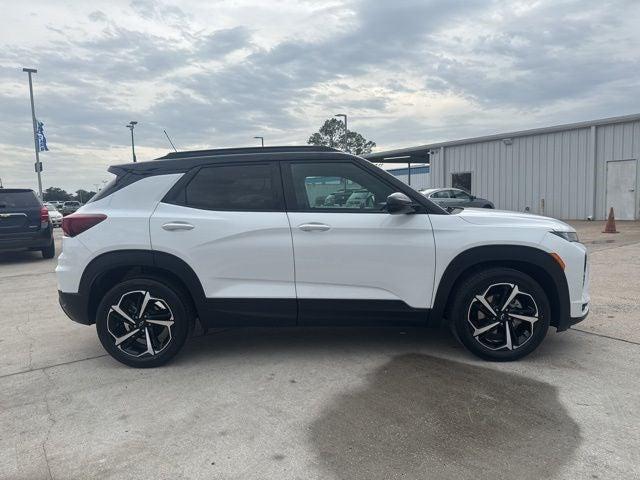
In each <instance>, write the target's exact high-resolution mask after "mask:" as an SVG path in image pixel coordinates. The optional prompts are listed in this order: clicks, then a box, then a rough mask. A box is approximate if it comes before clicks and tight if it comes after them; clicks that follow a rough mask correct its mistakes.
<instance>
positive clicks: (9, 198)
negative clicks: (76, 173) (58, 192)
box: [0, 188, 56, 258]
mask: <svg viewBox="0 0 640 480" xmlns="http://www.w3.org/2000/svg"><path fill="white" fill-rule="evenodd" d="M25 249H26V250H40V251H41V252H42V256H43V257H44V258H53V257H54V256H55V254H56V247H55V244H54V242H53V226H52V225H51V221H50V220H49V211H48V210H47V207H45V206H44V205H42V202H41V201H40V200H39V199H38V197H37V196H36V194H35V193H34V191H33V190H29V189H26V188H4V189H0V252H3V251H11V250H25Z"/></svg>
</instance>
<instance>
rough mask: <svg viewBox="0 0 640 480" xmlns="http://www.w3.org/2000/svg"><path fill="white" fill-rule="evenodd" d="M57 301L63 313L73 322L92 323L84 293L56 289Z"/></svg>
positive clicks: (93, 321)
mask: <svg viewBox="0 0 640 480" xmlns="http://www.w3.org/2000/svg"><path fill="white" fill-rule="evenodd" d="M58 301H59V302H60V306H61V307H62V310H63V311H64V313H66V314H67V317H69V318H70V319H71V320H73V321H74V322H78V323H81V324H83V325H92V324H94V323H95V320H93V319H91V318H89V309H88V301H87V298H86V296H85V295H80V294H79V293H66V292H61V291H60V290H58Z"/></svg>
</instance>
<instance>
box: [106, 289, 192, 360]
mask: <svg viewBox="0 0 640 480" xmlns="http://www.w3.org/2000/svg"><path fill="white" fill-rule="evenodd" d="M191 320H192V319H191V313H190V309H189V307H188V302H187V299H186V298H185V295H184V294H183V293H182V292H181V291H180V290H179V289H176V288H175V287H171V286H169V285H166V284H164V283H161V282H160V281H158V280H156V279H153V278H135V279H131V280H126V281H124V282H122V283H120V284H118V285H116V286H115V287H113V288H112V289H111V290H110V291H109V292H108V293H107V294H106V295H105V296H104V298H103V300H102V302H101V303H100V305H99V307H98V311H97V317H96V328H97V331H98V337H99V339H100V342H101V343H102V346H103V347H104V348H105V350H107V352H108V353H109V354H110V355H111V356H112V357H113V358H115V359H116V360H118V361H119V362H122V363H124V364H126V365H129V366H131V367H138V368H148V367H158V366H160V365H163V364H165V363H166V362H168V361H169V360H171V359H172V358H173V357H174V356H175V355H176V354H177V353H178V352H179V351H180V349H181V348H182V346H183V345H184V343H185V341H186V339H187V336H188V333H189V325H190V323H191Z"/></svg>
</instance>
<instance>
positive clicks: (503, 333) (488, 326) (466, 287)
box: [450, 268, 551, 361]
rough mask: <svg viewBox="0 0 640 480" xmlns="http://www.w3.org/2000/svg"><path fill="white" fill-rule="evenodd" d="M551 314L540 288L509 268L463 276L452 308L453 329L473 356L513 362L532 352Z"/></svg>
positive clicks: (492, 269)
mask: <svg viewBox="0 0 640 480" xmlns="http://www.w3.org/2000/svg"><path fill="white" fill-rule="evenodd" d="M550 315H551V310H550V307H549V300H548V299H547V296H546V294H545V292H544V290H543V289H542V287H541V286H540V285H539V284H538V283H537V282H536V281H535V280H534V279H533V278H531V277H530V276H529V275H526V274H525V273H522V272H520V271H517V270H514V269H511V268H491V269H488V270H485V271H481V272H476V273H474V274H472V275H470V276H469V277H467V278H466V279H465V280H464V281H463V282H462V283H461V284H460V286H459V287H458V289H457V290H456V293H455V295H454V298H453V305H452V308H451V318H450V320H451V322H452V327H453V330H454V332H455V334H456V336H457V337H458V338H459V340H460V341H461V342H462V344H463V345H464V346H465V347H467V349H469V350H470V351H471V352H472V353H474V354H476V355H477V356H479V357H481V358H484V359H487V360H497V361H511V360H517V359H519V358H522V357H524V356H526V355H528V354H529V353H531V352H532V351H533V350H535V349H536V348H537V347H538V346H539V345H540V343H541V342H542V340H543V339H544V337H545V335H546V334H547V330H548V328H549V321H550Z"/></svg>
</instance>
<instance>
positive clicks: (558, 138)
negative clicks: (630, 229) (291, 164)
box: [367, 114, 640, 220]
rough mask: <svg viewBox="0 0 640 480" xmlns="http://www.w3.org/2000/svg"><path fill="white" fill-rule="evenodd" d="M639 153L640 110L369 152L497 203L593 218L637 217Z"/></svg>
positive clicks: (639, 203)
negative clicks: (422, 167)
mask: <svg viewBox="0 0 640 480" xmlns="http://www.w3.org/2000/svg"><path fill="white" fill-rule="evenodd" d="M639 157H640V114H636V115H627V116H622V117H613V118H605V119H602V120H594V121H589V122H580V123H573V124H568V125H559V126H554V127H546V128H537V129H533V130H524V131H519V132H509V133H503V134H498V135H490V136H486V137H477V138H469V139H465V140H455V141H450V142H441V143H433V144H428V145H420V146H417V147H410V148H403V149H399V150H391V151H386V152H377V153H373V154H370V155H367V158H368V159H369V160H371V161H372V162H376V163H387V162H391V163H399V162H404V163H410V164H411V163H422V164H425V163H428V164H429V166H430V173H429V174H428V177H427V180H426V181H428V182H429V183H430V185H428V186H431V187H456V186H458V187H461V188H466V189H468V190H470V191H471V193H473V194H474V195H477V196H479V197H483V198H488V199H490V200H492V201H493V202H494V203H495V205H496V208H500V209H504V210H515V211H530V212H532V213H540V214H543V215H548V216H552V217H556V218H562V219H586V218H587V217H591V218H594V219H596V220H601V219H605V218H606V215H607V213H608V210H609V207H613V208H614V209H615V213H616V218H617V219H620V220H636V219H639V218H640V198H639V196H638V185H639V184H640V169H639V168H638V158H639ZM412 183H413V182H412ZM425 186H426V185H425Z"/></svg>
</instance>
